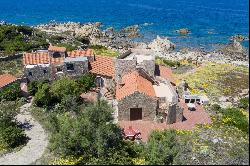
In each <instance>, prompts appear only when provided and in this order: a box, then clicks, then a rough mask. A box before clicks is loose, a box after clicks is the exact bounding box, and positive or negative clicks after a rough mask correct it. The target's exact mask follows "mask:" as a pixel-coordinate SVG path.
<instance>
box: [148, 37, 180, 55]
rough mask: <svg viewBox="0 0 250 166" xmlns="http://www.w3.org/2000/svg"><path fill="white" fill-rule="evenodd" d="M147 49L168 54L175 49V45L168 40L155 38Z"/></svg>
mask: <svg viewBox="0 0 250 166" xmlns="http://www.w3.org/2000/svg"><path fill="white" fill-rule="evenodd" d="M148 48H150V49H152V50H153V51H155V52H159V53H168V52H171V51H173V50H174V49H175V44H173V43H172V42H171V41H169V40H168V38H167V37H165V38H161V37H159V36H157V38H156V39H154V40H153V41H152V42H151V43H150V44H149V45H148Z"/></svg>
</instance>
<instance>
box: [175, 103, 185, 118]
mask: <svg viewBox="0 0 250 166" xmlns="http://www.w3.org/2000/svg"><path fill="white" fill-rule="evenodd" d="M183 111H184V109H183V108H182V107H180V106H179V105H177V106H176V122H182V121H183Z"/></svg>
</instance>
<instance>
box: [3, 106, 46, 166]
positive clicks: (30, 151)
mask: <svg viewBox="0 0 250 166" xmlns="http://www.w3.org/2000/svg"><path fill="white" fill-rule="evenodd" d="M30 105H31V104H30V103H28V104H25V105H23V106H22V107H21V108H20V109H21V112H20V114H18V116H17V120H18V121H20V122H21V123H23V124H24V125H25V134H26V135H27V136H28V137H29V139H30V140H29V141H28V143H27V144H26V146H24V147H23V148H22V149H21V150H20V151H18V152H13V153H9V154H6V155H4V156H1V157H0V165H29V164H32V163H33V162H35V161H36V160H37V159H39V158H40V157H41V156H42V154H43V152H44V150H45V149H46V147H47V145H48V138H47V134H46V133H45V131H44V129H43V128H42V126H41V125H40V124H39V123H38V122H37V121H35V120H34V118H32V116H31V115H30V113H29V112H28V111H27V109H28V108H29V107H30Z"/></svg>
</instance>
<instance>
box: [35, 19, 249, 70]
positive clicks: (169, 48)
mask: <svg viewBox="0 0 250 166" xmlns="http://www.w3.org/2000/svg"><path fill="white" fill-rule="evenodd" d="M34 28H36V29H39V30H41V31H44V32H46V33H47V34H49V35H61V36H63V37H65V38H66V39H67V40H69V41H70V40H71V41H72V40H74V39H76V38H79V37H80V38H86V39H87V40H89V43H90V45H102V46H105V47H108V48H110V49H113V50H116V51H119V52H120V53H123V52H125V51H127V50H128V49H130V48H137V49H140V48H141V49H151V50H153V51H154V52H155V55H156V56H160V57H164V58H167V59H171V60H183V59H187V60H191V61H197V62H198V63H203V62H207V61H212V62H217V63H232V64H236V65H245V66H249V64H248V60H249V57H248V50H247V49H246V48H244V47H243V46H242V45H241V44H240V42H241V41H243V40H248V38H247V37H244V36H241V35H236V36H232V37H231V38H230V39H229V43H228V44H227V45H224V46H221V47H220V48H219V49H217V50H215V51H213V52H205V51H202V50H199V49H196V50H194V49H190V48H186V49H182V50H180V51H175V48H176V46H175V44H174V43H172V42H171V41H170V40H168V38H167V37H159V36H157V38H156V39H154V40H153V41H152V42H150V43H143V42H134V41H133V39H136V38H138V37H140V36H141V34H140V32H139V31H140V30H139V26H138V25H133V26H129V27H125V28H123V29H121V30H119V31H117V30H115V29H114V28H113V27H109V28H107V29H104V30H103V29H102V23H100V22H95V23H84V24H82V23H75V22H67V23H48V24H41V25H37V26H34ZM184 30H185V33H188V32H189V30H188V29H181V31H184ZM180 33H182V32H180ZM183 33H184V32H183Z"/></svg>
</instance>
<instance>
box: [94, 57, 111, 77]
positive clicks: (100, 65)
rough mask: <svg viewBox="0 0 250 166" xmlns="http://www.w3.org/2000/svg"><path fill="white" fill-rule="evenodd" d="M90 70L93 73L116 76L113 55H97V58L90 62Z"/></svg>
mask: <svg viewBox="0 0 250 166" xmlns="http://www.w3.org/2000/svg"><path fill="white" fill-rule="evenodd" d="M90 72H91V73H93V74H99V75H104V76H109V77H114V75H115V67H114V59H113V58H111V57H104V56H96V57H95V60H94V61H93V62H90Z"/></svg>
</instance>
